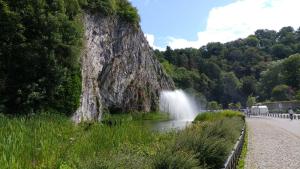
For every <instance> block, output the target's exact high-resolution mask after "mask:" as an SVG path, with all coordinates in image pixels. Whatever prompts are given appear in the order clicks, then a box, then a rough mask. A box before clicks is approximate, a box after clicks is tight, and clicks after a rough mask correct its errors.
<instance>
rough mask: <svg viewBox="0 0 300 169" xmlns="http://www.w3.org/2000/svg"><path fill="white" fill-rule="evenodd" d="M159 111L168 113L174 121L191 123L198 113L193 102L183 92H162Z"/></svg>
mask: <svg viewBox="0 0 300 169" xmlns="http://www.w3.org/2000/svg"><path fill="white" fill-rule="evenodd" d="M159 109H160V111H161V112H166V113H169V114H170V115H171V117H172V118H173V119H174V120H176V121H193V120H194V118H195V117H196V115H197V114H198V112H199V111H200V109H199V108H198V106H197V104H196V102H195V100H194V99H192V97H190V96H188V94H186V93H185V92H184V91H183V90H175V91H162V92H161V93H160V101H159Z"/></svg>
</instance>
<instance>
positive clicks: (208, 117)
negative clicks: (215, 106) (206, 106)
mask: <svg viewBox="0 0 300 169" xmlns="http://www.w3.org/2000/svg"><path fill="white" fill-rule="evenodd" d="M225 117H230V118H232V117H240V118H242V119H245V116H244V115H243V114H242V113H241V112H238V111H231V110H225V111H221V112H204V113H200V114H199V115H197V117H196V118H195V120H194V122H203V121H215V120H220V119H224V118H225Z"/></svg>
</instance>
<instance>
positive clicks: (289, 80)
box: [282, 54, 300, 89]
mask: <svg viewBox="0 0 300 169" xmlns="http://www.w3.org/2000/svg"><path fill="white" fill-rule="evenodd" d="M282 64H283V69H282V75H283V79H284V81H285V83H286V84H287V85H289V86H291V87H293V88H295V89H300V54H295V55H292V56H290V57H289V58H287V59H285V60H284V61H283V63H282Z"/></svg>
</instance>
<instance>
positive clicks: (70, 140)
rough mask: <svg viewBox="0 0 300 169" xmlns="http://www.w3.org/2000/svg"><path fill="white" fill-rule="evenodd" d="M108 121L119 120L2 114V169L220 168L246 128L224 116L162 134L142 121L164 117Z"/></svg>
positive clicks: (0, 150) (112, 117)
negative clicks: (76, 121)
mask: <svg viewBox="0 0 300 169" xmlns="http://www.w3.org/2000/svg"><path fill="white" fill-rule="evenodd" d="M109 118H111V119H118V120H119V121H121V122H120V123H116V124H114V125H107V124H105V123H82V124H79V125H75V124H73V123H72V122H71V121H70V119H69V118H68V117H66V116H64V115H60V114H53V113H51V114H50V113H44V114H40V115H31V116H24V117H7V116H4V115H0V136H1V137H0V152H1V154H0V166H1V169H2V168H3V169H10V168H13V169H19V168H20V169H23V168H28V169H30V168H37V169H42V168H51V169H52V168H54V169H55V168H57V169H69V168H72V169H81V168H87V169H93V168H95V169H96V168H178V169H179V168H218V167H219V166H220V165H221V164H222V163H223V162H224V159H226V157H227V155H228V152H229V151H230V149H231V148H232V147H233V144H234V142H235V140H236V139H237V138H238V135H239V132H240V129H241V126H243V124H244V122H243V120H242V119H241V118H239V117H237V116H235V117H231V118H228V117H226V116H223V118H215V120H211V119H210V120H208V121H202V122H199V123H195V124H193V125H191V126H190V127H188V128H186V129H184V130H182V131H170V132H167V133H165V132H164V133H159V132H153V131H151V130H150V129H148V128H146V127H144V126H142V125H141V123H140V122H139V121H141V120H143V119H147V120H164V119H166V116H165V115H164V114H160V113H150V114H148V115H146V114H143V115H136V114H131V115H114V116H111V117H109ZM109 118H108V119H109Z"/></svg>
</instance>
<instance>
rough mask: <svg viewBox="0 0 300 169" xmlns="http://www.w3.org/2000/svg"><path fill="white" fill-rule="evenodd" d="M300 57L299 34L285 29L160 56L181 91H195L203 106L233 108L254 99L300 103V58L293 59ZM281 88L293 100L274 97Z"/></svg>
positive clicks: (296, 31) (170, 51)
mask: <svg viewBox="0 0 300 169" xmlns="http://www.w3.org/2000/svg"><path fill="white" fill-rule="evenodd" d="M299 52H300V28H299V29H298V30H294V29H293V28H292V27H284V28H282V29H281V30H280V31H279V32H276V31H272V30H257V31H256V32H255V34H254V35H250V36H249V37H247V38H245V39H238V40H235V41H232V42H228V43H225V44H222V43H208V44H207V45H206V46H203V47H201V48H200V49H193V48H187V49H176V50H172V49H171V48H170V47H167V49H166V51H164V52H159V51H156V55H157V57H158V58H159V60H160V61H161V63H162V64H163V66H164V67H165V70H166V72H167V73H168V74H169V75H170V76H171V77H172V78H173V79H174V81H175V83H176V86H177V87H178V88H183V89H188V90H191V88H192V90H194V91H196V92H197V93H198V94H197V95H198V96H201V97H202V100H205V99H207V100H208V101H217V102H219V103H221V104H222V105H223V106H224V107H228V104H230V103H235V104H237V103H238V102H241V103H242V104H243V105H246V102H247V98H248V97H249V96H250V97H256V98H257V99H258V101H264V100H271V99H273V100H291V99H295V94H294V93H297V91H299V89H300V87H299V84H300V83H299V76H300V73H299V72H300V70H299V68H300V66H299V55H295V56H291V55H292V54H296V53H299ZM289 56H290V57H289ZM282 59H284V61H283V60H282ZM274 62H278V63H274ZM279 62H280V63H281V62H284V63H282V64H280V63H279ZM276 65H278V66H276ZM279 67H280V69H278V68H279ZM277 85H287V86H288V90H289V92H290V94H288V96H287V97H286V96H284V97H285V98H278V97H277V96H278V95H277V96H276V97H273V96H272V92H273V89H274V87H276V86H277ZM278 89H280V90H286V89H283V88H282V87H281V88H278V87H277V89H275V93H276V91H277V90H278ZM273 93H274V92H273ZM203 98H205V99H203ZM296 98H297V97H296Z"/></svg>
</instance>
